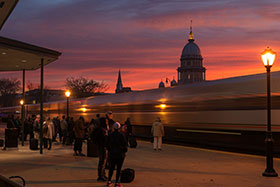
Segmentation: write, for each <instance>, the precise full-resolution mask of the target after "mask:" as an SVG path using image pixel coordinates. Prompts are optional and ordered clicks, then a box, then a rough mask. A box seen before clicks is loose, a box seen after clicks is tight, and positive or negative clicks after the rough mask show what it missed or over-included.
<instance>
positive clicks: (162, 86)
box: [158, 80, 165, 88]
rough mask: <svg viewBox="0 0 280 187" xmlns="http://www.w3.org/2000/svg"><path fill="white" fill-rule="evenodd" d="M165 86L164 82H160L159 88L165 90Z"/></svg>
mask: <svg viewBox="0 0 280 187" xmlns="http://www.w3.org/2000/svg"><path fill="white" fill-rule="evenodd" d="M164 87H165V84H164V82H162V80H161V81H160V83H159V84H158V88H164Z"/></svg>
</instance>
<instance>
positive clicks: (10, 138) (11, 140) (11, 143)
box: [5, 128, 18, 147]
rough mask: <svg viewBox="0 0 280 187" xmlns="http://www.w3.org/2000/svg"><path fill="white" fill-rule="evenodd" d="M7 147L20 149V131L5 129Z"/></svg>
mask: <svg viewBox="0 0 280 187" xmlns="http://www.w3.org/2000/svg"><path fill="white" fill-rule="evenodd" d="M5 145H6V147H18V129H17V128H6V129H5Z"/></svg>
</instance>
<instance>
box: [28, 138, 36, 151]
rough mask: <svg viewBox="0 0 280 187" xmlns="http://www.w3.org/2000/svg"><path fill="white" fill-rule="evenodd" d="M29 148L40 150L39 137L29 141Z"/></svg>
mask: <svg viewBox="0 0 280 187" xmlns="http://www.w3.org/2000/svg"><path fill="white" fill-rule="evenodd" d="M29 148H30V149H31V150H38V140H37V139H34V138H33V139H31V140H30V142H29Z"/></svg>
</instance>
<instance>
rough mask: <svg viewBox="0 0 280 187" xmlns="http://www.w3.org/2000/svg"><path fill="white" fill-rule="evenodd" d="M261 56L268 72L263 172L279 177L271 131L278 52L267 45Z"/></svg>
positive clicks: (265, 174) (264, 174)
mask: <svg viewBox="0 0 280 187" xmlns="http://www.w3.org/2000/svg"><path fill="white" fill-rule="evenodd" d="M261 58H262V61H263V64H264V66H265V67H266V72H267V132H266V139H265V143H266V169H265V171H264V172H263V174H262V175H263V176H266V177H277V176H278V174H277V173H276V172H275V170H274V169H273V139H272V132H271V101H270V98H271V96H270V68H271V67H272V65H273V63H274V61H275V59H276V53H275V52H274V51H272V49H270V48H269V47H267V48H266V49H265V50H264V51H263V52H262V53H261Z"/></svg>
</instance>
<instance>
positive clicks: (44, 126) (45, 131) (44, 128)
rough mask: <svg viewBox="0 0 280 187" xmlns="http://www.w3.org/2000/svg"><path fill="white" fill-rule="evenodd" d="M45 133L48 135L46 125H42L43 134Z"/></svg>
mask: <svg viewBox="0 0 280 187" xmlns="http://www.w3.org/2000/svg"><path fill="white" fill-rule="evenodd" d="M46 133H48V125H47V124H44V125H43V134H46Z"/></svg>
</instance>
